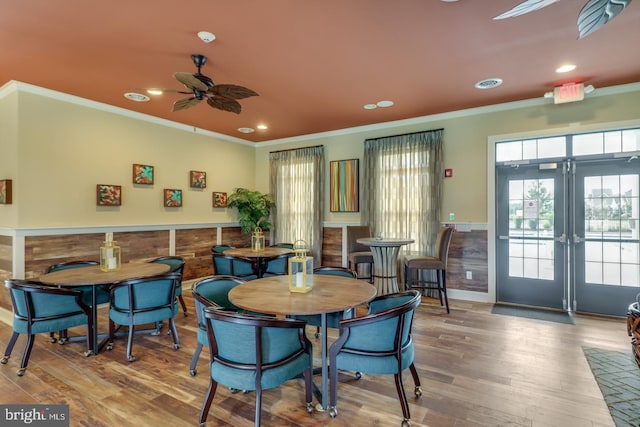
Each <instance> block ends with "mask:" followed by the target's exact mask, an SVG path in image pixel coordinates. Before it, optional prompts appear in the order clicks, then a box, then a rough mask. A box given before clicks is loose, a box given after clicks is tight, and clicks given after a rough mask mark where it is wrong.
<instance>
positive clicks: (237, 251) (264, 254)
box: [222, 246, 293, 279]
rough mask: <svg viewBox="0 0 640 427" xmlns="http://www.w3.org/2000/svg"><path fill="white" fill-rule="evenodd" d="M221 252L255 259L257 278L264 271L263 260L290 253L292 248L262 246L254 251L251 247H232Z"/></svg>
mask: <svg viewBox="0 0 640 427" xmlns="http://www.w3.org/2000/svg"><path fill="white" fill-rule="evenodd" d="M222 253H223V254H224V255H227V256H232V257H238V258H252V259H255V260H256V263H257V266H258V267H257V268H258V271H257V273H258V274H257V276H258V279H260V278H261V277H262V274H263V273H264V271H262V265H263V260H265V259H267V258H273V257H277V256H280V255H285V254H292V253H293V249H287V248H273V247H271V246H269V247H266V248H264V249H263V250H261V251H254V250H253V249H251V248H232V249H227V250H226V251H224V252H222Z"/></svg>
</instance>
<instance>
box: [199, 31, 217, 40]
mask: <svg viewBox="0 0 640 427" xmlns="http://www.w3.org/2000/svg"><path fill="white" fill-rule="evenodd" d="M198 37H199V38H200V40H202V41H203V42H205V43H211V42H212V41H214V40H215V39H216V36H215V34H213V33H210V32H209V31H200V32H198Z"/></svg>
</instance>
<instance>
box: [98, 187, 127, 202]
mask: <svg viewBox="0 0 640 427" xmlns="http://www.w3.org/2000/svg"><path fill="white" fill-rule="evenodd" d="M96 203H97V205H98V206H120V205H121V204H122V186H120V185H111V184H98V185H97V186H96Z"/></svg>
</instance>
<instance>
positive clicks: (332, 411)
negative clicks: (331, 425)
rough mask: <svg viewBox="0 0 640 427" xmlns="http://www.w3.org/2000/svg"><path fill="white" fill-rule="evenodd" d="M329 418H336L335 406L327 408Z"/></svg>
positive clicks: (336, 410)
mask: <svg viewBox="0 0 640 427" xmlns="http://www.w3.org/2000/svg"><path fill="white" fill-rule="evenodd" d="M329 416H330V417H331V418H335V417H337V416H338V408H336V407H335V406H332V407H331V408H329Z"/></svg>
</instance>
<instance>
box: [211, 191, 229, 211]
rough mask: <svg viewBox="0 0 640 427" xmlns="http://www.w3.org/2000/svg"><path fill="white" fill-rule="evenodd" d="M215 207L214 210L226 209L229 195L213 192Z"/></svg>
mask: <svg viewBox="0 0 640 427" xmlns="http://www.w3.org/2000/svg"><path fill="white" fill-rule="evenodd" d="M213 207H214V208H226V207H227V193H220V192H217V191H214V192H213Z"/></svg>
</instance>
